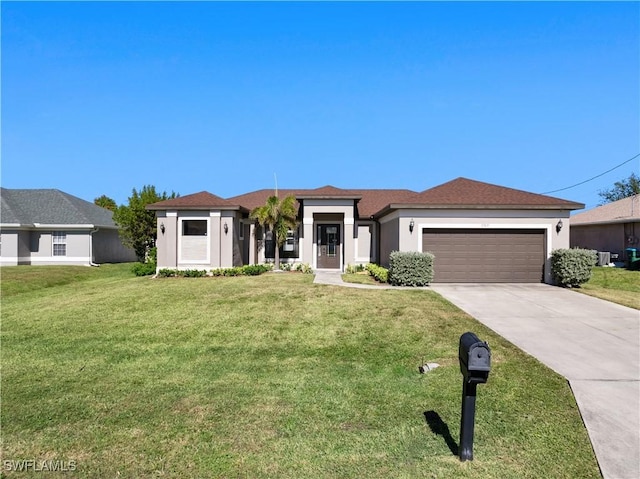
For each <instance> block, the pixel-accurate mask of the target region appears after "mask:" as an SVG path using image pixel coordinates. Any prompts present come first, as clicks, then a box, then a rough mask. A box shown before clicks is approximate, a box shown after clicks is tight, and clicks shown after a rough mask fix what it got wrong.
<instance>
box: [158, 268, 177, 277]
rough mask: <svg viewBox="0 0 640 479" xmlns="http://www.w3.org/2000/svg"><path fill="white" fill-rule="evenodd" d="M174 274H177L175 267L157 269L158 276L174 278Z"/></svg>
mask: <svg viewBox="0 0 640 479" xmlns="http://www.w3.org/2000/svg"><path fill="white" fill-rule="evenodd" d="M176 276H178V270H175V269H169V268H162V269H161V270H160V271H158V278H174V277H176Z"/></svg>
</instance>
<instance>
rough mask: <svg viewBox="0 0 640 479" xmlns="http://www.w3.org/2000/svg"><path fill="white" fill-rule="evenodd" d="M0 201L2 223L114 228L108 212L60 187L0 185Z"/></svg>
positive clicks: (111, 216)
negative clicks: (33, 188)
mask: <svg viewBox="0 0 640 479" xmlns="http://www.w3.org/2000/svg"><path fill="white" fill-rule="evenodd" d="M0 202H1V203H2V207H1V210H0V223H1V224H19V225H22V226H33V225H34V224H36V223H38V224H42V225H70V226H71V225H94V226H100V227H103V228H104V227H106V228H116V224H115V223H114V221H113V213H112V212H111V211H109V210H107V209H106V208H102V207H100V206H97V205H95V204H93V203H89V202H88V201H85V200H83V199H80V198H78V197H76V196H73V195H70V194H68V193H64V192H63V191H60V190H54V189H35V190H31V189H9V188H0Z"/></svg>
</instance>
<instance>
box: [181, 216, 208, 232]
mask: <svg viewBox="0 0 640 479" xmlns="http://www.w3.org/2000/svg"><path fill="white" fill-rule="evenodd" d="M208 228H209V226H208V223H207V220H182V236H207V229H208Z"/></svg>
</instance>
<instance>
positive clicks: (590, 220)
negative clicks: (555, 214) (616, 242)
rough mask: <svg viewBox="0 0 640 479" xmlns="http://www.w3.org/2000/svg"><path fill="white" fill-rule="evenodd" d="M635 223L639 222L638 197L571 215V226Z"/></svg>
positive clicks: (639, 208)
mask: <svg viewBox="0 0 640 479" xmlns="http://www.w3.org/2000/svg"><path fill="white" fill-rule="evenodd" d="M635 221H640V195H634V196H630V197H628V198H623V199H621V200H618V201H614V202H613V203H608V204H606V205H602V206H598V207H597V208H593V209H591V210H589V211H583V212H582V213H578V214H576V215H573V216H572V217H571V226H577V225H587V224H596V223H600V224H602V223H627V222H629V223H630V222H635Z"/></svg>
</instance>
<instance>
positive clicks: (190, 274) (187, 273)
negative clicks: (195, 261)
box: [178, 269, 207, 278]
mask: <svg viewBox="0 0 640 479" xmlns="http://www.w3.org/2000/svg"><path fill="white" fill-rule="evenodd" d="M206 275H207V271H206V270H204V269H185V270H183V271H178V276H184V277H185V278H202V277H204V276H206Z"/></svg>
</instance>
